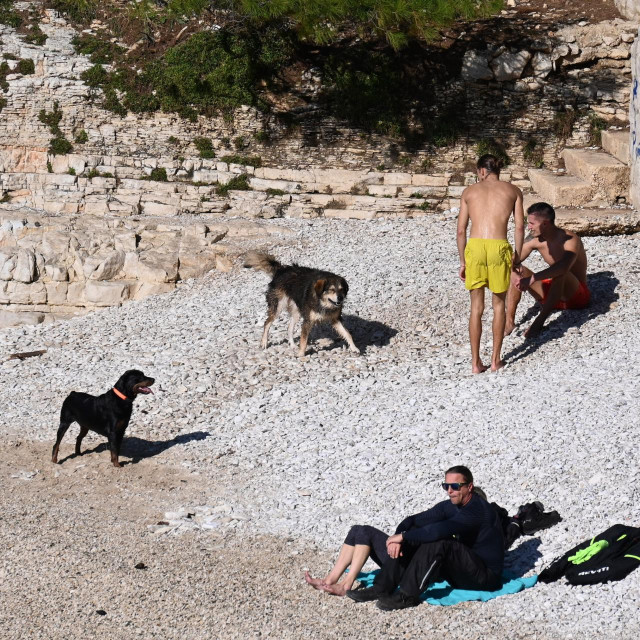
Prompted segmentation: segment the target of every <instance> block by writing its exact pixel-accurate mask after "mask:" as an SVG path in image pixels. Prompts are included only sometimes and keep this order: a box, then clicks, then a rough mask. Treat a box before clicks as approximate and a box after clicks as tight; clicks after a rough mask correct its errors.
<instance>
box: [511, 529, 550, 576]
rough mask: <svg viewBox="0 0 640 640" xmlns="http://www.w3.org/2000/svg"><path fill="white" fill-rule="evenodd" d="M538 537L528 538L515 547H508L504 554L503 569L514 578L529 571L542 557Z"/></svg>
mask: <svg viewBox="0 0 640 640" xmlns="http://www.w3.org/2000/svg"><path fill="white" fill-rule="evenodd" d="M541 544H542V543H541V541H540V539H539V538H528V539H527V540H524V542H521V543H520V544H519V545H518V546H517V547H515V548H513V549H510V550H509V551H507V553H506V554H505V556H504V570H505V572H506V573H509V574H510V575H512V576H514V577H515V578H522V577H523V576H524V575H525V574H526V573H528V572H529V571H531V570H532V569H533V568H534V567H535V566H536V562H537V561H538V560H539V559H540V558H542V554H541V553H540V551H539V547H540V545H541Z"/></svg>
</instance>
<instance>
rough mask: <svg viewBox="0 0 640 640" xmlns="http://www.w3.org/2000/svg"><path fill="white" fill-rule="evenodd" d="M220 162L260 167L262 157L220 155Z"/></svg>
mask: <svg viewBox="0 0 640 640" xmlns="http://www.w3.org/2000/svg"><path fill="white" fill-rule="evenodd" d="M220 160H221V161H222V162H227V163H229V164H244V165H249V166H250V167H255V168H258V167H261V166H262V158H261V157H260V156H238V155H231V156H222V158H220Z"/></svg>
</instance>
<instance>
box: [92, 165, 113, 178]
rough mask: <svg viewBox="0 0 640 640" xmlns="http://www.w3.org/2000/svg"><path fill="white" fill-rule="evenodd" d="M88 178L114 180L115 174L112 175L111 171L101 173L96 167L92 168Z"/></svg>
mask: <svg viewBox="0 0 640 640" xmlns="http://www.w3.org/2000/svg"><path fill="white" fill-rule="evenodd" d="M87 178H88V179H89V180H91V179H92V178H113V173H111V172H110V171H105V172H104V173H100V172H99V171H98V170H97V169H96V168H95V167H92V168H91V169H89V172H88V173H87Z"/></svg>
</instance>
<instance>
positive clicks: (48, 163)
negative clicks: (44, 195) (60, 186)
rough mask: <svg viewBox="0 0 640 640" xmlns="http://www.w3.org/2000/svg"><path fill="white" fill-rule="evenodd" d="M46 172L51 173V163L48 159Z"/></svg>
mask: <svg viewBox="0 0 640 640" xmlns="http://www.w3.org/2000/svg"><path fill="white" fill-rule="evenodd" d="M47 173H53V165H52V164H51V161H50V160H47Z"/></svg>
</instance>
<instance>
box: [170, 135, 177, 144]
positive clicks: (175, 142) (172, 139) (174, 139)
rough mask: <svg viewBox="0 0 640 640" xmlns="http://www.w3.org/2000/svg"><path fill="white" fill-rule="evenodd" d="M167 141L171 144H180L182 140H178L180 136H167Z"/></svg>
mask: <svg viewBox="0 0 640 640" xmlns="http://www.w3.org/2000/svg"><path fill="white" fill-rule="evenodd" d="M167 142H168V143H169V144H179V142H180V140H178V138H176V137H175V136H169V137H168V138H167Z"/></svg>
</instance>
